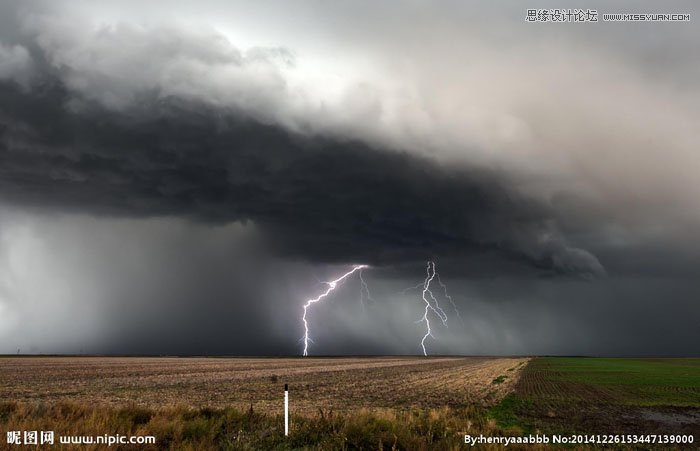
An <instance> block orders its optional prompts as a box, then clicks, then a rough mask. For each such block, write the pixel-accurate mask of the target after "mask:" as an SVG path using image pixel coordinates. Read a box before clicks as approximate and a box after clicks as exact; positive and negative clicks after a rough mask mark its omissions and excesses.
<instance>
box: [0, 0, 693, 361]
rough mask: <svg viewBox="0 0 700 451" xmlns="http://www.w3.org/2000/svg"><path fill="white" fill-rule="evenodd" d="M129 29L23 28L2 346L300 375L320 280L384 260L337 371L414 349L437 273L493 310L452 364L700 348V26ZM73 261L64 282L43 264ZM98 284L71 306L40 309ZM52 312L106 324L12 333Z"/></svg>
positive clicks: (71, 22)
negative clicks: (64, 289)
mask: <svg viewBox="0 0 700 451" xmlns="http://www.w3.org/2000/svg"><path fill="white" fill-rule="evenodd" d="M124 5H125V6H124ZM124 5H122V6H120V7H117V5H116V4H108V3H105V4H103V5H102V6H96V5H94V4H92V3H89V2H88V3H80V2H78V3H70V4H69V3H62V2H9V3H7V4H5V5H3V6H2V8H1V10H0V12H2V19H1V21H0V25H2V31H0V201H1V202H2V204H3V205H4V206H3V207H2V212H3V213H4V215H3V218H2V219H0V231H2V229H4V230H5V231H4V232H3V234H2V237H3V240H4V241H2V243H3V246H2V247H0V255H4V256H5V258H4V259H3V260H0V261H2V262H4V263H3V266H4V267H5V273H6V274H7V275H6V276H5V278H4V279H0V280H2V281H3V282H2V283H1V284H0V307H2V309H3V310H0V311H1V312H5V313H4V314H5V318H6V320H5V326H4V329H3V328H0V334H1V333H3V330H4V331H5V332H4V333H5V335H6V336H10V335H12V334H15V335H16V337H24V338H16V340H14V341H16V342H18V343H43V344H44V345H43V346H45V344H46V343H47V342H54V343H59V345H57V347H55V348H53V349H55V350H57V351H60V352H71V351H73V352H75V351H76V347H80V348H81V349H82V348H83V347H84V345H80V346H78V345H77V344H76V343H82V342H81V340H84V338H85V337H93V338H95V340H91V342H92V343H93V345H94V346H92V347H90V348H89V352H100V351H105V350H106V351H108V352H147V353H164V352H165V353H167V352H174V353H241V354H251V353H271V354H286V353H294V349H295V339H296V338H298V324H296V323H294V321H291V322H290V321H288V320H289V318H296V316H297V314H298V307H299V305H300V302H301V301H302V300H303V299H304V298H305V296H306V297H308V293H309V290H311V291H313V290H314V284H315V281H314V277H313V276H312V274H317V277H319V278H320V279H323V278H325V277H326V276H329V277H330V276H332V275H333V274H335V271H337V270H338V269H339V268H341V267H344V265H349V264H356V263H365V264H370V265H372V271H371V274H370V275H368V277H369V279H370V280H372V282H373V286H374V287H375V289H376V290H377V295H376V296H375V298H376V300H377V302H376V303H375V304H374V305H373V306H371V308H373V309H374V310H373V314H372V315H371V316H370V317H368V316H362V314H361V312H359V311H357V303H356V302H354V301H348V300H347V299H354V298H355V297H356V293H355V292H354V291H352V290H351V289H350V288H348V289H344V291H343V292H342V293H338V298H339V301H338V303H339V304H340V305H341V306H338V304H336V307H335V308H334V309H330V310H324V309H323V308H321V310H320V313H319V315H320V317H321V318H325V321H323V324H324V326H319V327H320V328H321V329H320V331H319V334H321V335H322V336H325V337H326V338H327V342H328V343H329V345H328V347H326V348H323V352H330V353H350V354H352V353H356V354H361V353H375V352H380V353H390V352H398V353H413V352H415V339H414V338H415V337H414V335H415V334H416V331H415V330H414V329H413V328H412V327H414V326H415V324H414V323H413V321H415V319H416V317H415V315H416V312H417V311H418V310H416V309H415V308H416V307H420V305H416V304H415V299H414V298H410V296H409V299H411V301H407V300H406V299H407V298H405V297H403V296H397V295H396V293H397V292H400V291H401V289H402V288H405V286H411V285H414V284H415V283H416V281H420V280H421V279H422V277H423V268H424V263H425V261H426V260H427V259H433V260H435V261H437V262H438V263H439V267H440V268H441V271H443V272H442V274H444V275H445V277H446V279H447V280H451V281H452V282H453V283H452V284H451V285H450V286H451V289H452V290H453V293H457V294H456V296H455V297H456V298H457V299H458V300H459V299H461V300H460V301H459V302H460V305H461V306H462V308H463V310H467V311H469V312H470V313H471V314H472V315H469V314H467V315H465V316H466V317H467V320H466V324H464V327H463V328H462V329H459V330H458V331H457V332H454V333H453V332H450V334H452V335H450V334H448V333H445V334H444V336H442V337H441V340H440V343H441V344H439V343H435V344H434V346H435V347H436V348H435V350H436V352H443V353H454V352H457V353H477V354H479V353H644V352H647V351H648V352H651V353H661V354H663V353H667V354H683V353H694V352H697V351H698V350H697V349H696V347H694V346H693V345H691V344H689V343H697V342H698V341H699V340H695V339H694V338H698V337H697V331H695V332H693V329H692V327H685V325H686V323H687V322H688V321H689V318H692V317H693V316H694V313H693V312H695V310H696V308H697V307H696V306H695V305H694V303H695V301H694V299H696V295H697V294H698V293H700V287H698V286H697V283H694V282H693V278H694V275H695V273H696V271H695V269H694V268H696V267H697V266H696V265H697V263H698V262H700V258H699V256H700V246H698V242H697V231H698V227H700V216H699V215H698V214H697V212H698V211H700V208H698V207H700V205H699V204H698V199H699V198H700V197H698V196H697V194H698V193H700V185H699V184H698V179H697V177H696V172H697V171H696V168H697V167H698V164H700V160H699V159H698V154H697V151H696V150H697V146H698V144H699V142H698V138H697V134H696V133H695V129H694V124H695V123H697V121H698V120H700V111H699V110H698V108H697V105H698V104H700V103H698V102H695V100H698V99H700V96H699V95H698V94H699V93H700V91H699V90H698V85H697V81H696V79H693V78H692V77H688V76H687V74H688V73H692V72H694V71H698V68H699V67H700V64H699V63H698V62H697V61H696V60H693V59H692V58H691V57H690V55H688V53H687V52H686V53H684V49H685V50H687V49H688V48H689V47H688V46H686V45H685V43H687V42H690V41H692V40H693V39H695V38H697V34H698V33H697V30H696V29H694V30H693V29H690V30H689V28H688V27H687V24H682V23H679V24H645V25H648V26H649V27H654V29H656V30H661V29H662V28H663V30H667V31H668V30H671V34H670V35H669V36H671V37H668V38H665V39H668V40H667V41H664V42H665V43H666V44H668V45H667V46H664V45H661V44H660V45H658V46H657V47H653V48H647V47H645V48H641V46H640V47H634V46H632V47H630V44H629V43H628V39H629V37H630V36H644V35H645V33H646V32H645V31H644V30H641V29H639V28H638V27H628V26H627V25H625V24H620V25H619V28H613V24H589V25H583V26H578V27H577V26H573V27H567V28H551V29H548V28H546V27H539V28H533V27H532V26H531V25H532V24H526V23H525V22H524V19H523V17H524V10H522V11H521V9H520V7H519V6H515V5H508V6H502V7H499V8H495V9H494V8H492V7H485V6H482V7H479V8H474V9H469V8H466V7H465V6H463V5H456V4H455V5H452V4H450V5H449V7H447V8H446V11H437V10H436V9H435V8H427V7H426V6H425V5H422V4H420V3H415V4H413V3H411V4H410V5H409V6H407V7H405V8H402V11H398V10H397V8H396V5H392V4H390V3H388V4H386V5H384V4H382V5H370V4H365V3H362V2H360V3H358V4H357V5H356V6H355V7H353V8H351V9H348V8H347V7H341V6H340V5H338V6H334V7H330V6H328V5H322V6H318V8H313V9H307V8H308V7H307V6H303V7H300V9H299V10H297V11H296V12H294V14H293V17H295V18H296V19H297V20H296V21H295V20H291V19H289V18H287V17H286V16H285V15H282V14H281V13H280V12H279V10H278V9H277V8H275V7H273V6H274V5H276V3H275V2H271V3H269V4H268V6H267V7H262V6H260V7H252V6H251V5H250V4H246V3H245V2H243V3H240V4H228V3H226V4H225V3H219V2H212V3H211V4H210V5H208V6H209V7H208V8H204V10H199V9H197V8H195V7H194V6H193V5H187V4H186V5H183V6H182V7H181V9H179V10H178V9H176V10H175V11H173V12H172V14H171V15H166V16H163V15H161V14H160V13H159V12H160V11H161V9H158V8H156V7H154V6H153V5H151V6H144V7H143V8H138V9H135V7H134V6H133V5H132V6H131V7H129V4H128V2H127V3H126V4H124ZM278 6H279V5H278ZM678 6H679V7H680V8H685V9H686V10H687V11H692V8H691V7H689V6H688V5H685V4H679V5H678ZM370 10H371V11H373V13H374V15H370V16H371V17H374V18H368V19H367V20H366V21H363V22H362V23H363V27H364V29H363V30H362V31H359V30H358V29H357V24H358V23H361V22H360V16H363V12H364V13H367V12H368V11H370ZM601 11H602V6H601ZM479 15H481V16H483V17H490V18H491V19H492V20H493V24H492V26H490V27H486V26H484V24H483V23H482V22H483V21H482V20H477V17H478V16H479ZM363 17H364V16H363ZM381 17H383V18H384V19H388V18H391V17H394V18H399V17H400V19H401V20H380V19H379V18H381ZM460 20H461V21H463V22H459V21H460ZM251 24H256V25H257V26H256V27H251ZM309 24H314V25H315V26H314V27H309V26H308V25H309ZM465 24H469V25H470V26H466V25H465ZM305 25H306V26H305ZM569 25H573V24H569ZM577 25H578V24H577ZM555 26H556V25H555ZM594 26H595V27H598V26H600V27H604V28H602V29H601V30H599V31H600V32H594V31H595V30H593V28H591V27H594ZM615 26H618V25H615ZM583 27H588V28H585V29H584V28H583ZM623 28H624V31H622V29H623ZM496 30H500V31H501V33H500V34H499V33H496ZM506 30H511V31H510V32H506ZM508 33H515V35H517V36H520V37H519V38H517V39H516V37H515V35H509V34H508ZM551 33H556V34H557V35H559V36H560V38H561V39H560V40H558V41H556V42H554V40H552V39H551ZM601 36H604V37H605V38H606V39H607V40H605V41H604V42H603V40H602V38H601ZM477 38H478V39H477ZM671 42H673V43H674V44H673V45H674V49H675V51H673V52H671V51H670V50H669V47H668V46H670V45H671ZM548 55H549V56H548ZM552 55H556V57H554V56H552ZM582 58H583V59H582ZM658 58H663V59H664V62H665V65H666V68H667V70H666V71H660V70H659V68H658V65H656V64H655V63H653V61H656V60H657V59H658ZM81 236H85V237H86V238H85V239H86V240H88V242H89V243H90V244H89V246H87V242H85V243H82V242H81ZM32 243H35V244H36V245H34V244H32ZM37 243H38V244H37ZM85 246H87V247H88V248H89V249H83V247H85ZM123 248H126V249H132V250H133V251H132V252H126V253H125V252H123V251H122V249H123ZM90 249H92V250H90ZM95 249H99V251H96V250H95ZM18 253H19V254H18ZM66 253H67V254H68V255H70V256H72V257H71V258H73V260H71V261H72V263H71V264H69V265H67V267H66V268H64V270H65V271H67V272H68V274H65V275H63V276H62V277H58V276H57V275H56V274H57V272H56V271H57V270H54V271H53V272H52V271H51V270H50V268H51V266H50V265H49V266H44V265H45V262H46V261H53V260H54V259H59V260H60V256H65V255H66ZM20 254H21V255H24V254H27V255H30V256H32V259H33V260H32V261H35V262H39V263H40V264H38V266H40V267H43V268H45V270H44V271H43V272H42V274H43V276H42V277H43V278H42V277H39V276H37V275H31V276H30V275H29V274H30V273H31V271H30V270H29V269H28V267H27V266H22V265H20V266H19V267H17V258H18V257H16V256H17V255H20ZM12 255H15V257H12V258H10V256H12ZM23 258H25V257H21V258H20V261H26V260H22V259H23ZM27 258H28V257H27ZM103 259H106V260H109V261H110V263H108V264H107V263H100V264H96V263H94V262H98V261H101V260H103ZM69 260H70V259H69ZM41 262H44V263H41ZM91 262H93V263H91ZM138 262H141V264H138ZM144 262H148V263H144ZM134 265H135V266H136V267H138V268H140V271H134V270H132V266H134ZM18 268H19V269H18ZM70 268H72V269H70ZM82 271H86V272H87V273H89V274H83V273H81V272H82ZM13 274H14V275H13ZM321 275H322V276H323V277H322V276H321ZM37 277H39V278H38V279H37ZM84 278H85V279H89V280H91V283H89V284H86V286H91V284H93V285H94V286H93V288H90V289H88V288H87V287H86V288H85V290H84V291H81V290H77V291H78V292H79V294H78V295H76V296H75V298H73V299H71V297H70V296H69V295H61V294H60V293H53V294H52V293H51V292H50V290H49V292H43V291H41V292H38V291H35V290H34V289H31V290H30V289H28V288H26V286H27V285H28V284H31V285H34V286H36V285H39V286H41V285H44V284H50V283H56V284H59V285H61V284H69V285H70V283H75V284H80V282H79V281H80V280H81V279H84ZM59 280H63V282H58V281H59ZM50 281H53V282H50ZM66 281H72V282H70V283H69V282H66ZM98 281H99V282H98ZM641 287H644V288H641ZM672 287H673V291H674V294H672V295H671V294H669V291H670V290H671V288H672ZM27 290H28V291H27ZM454 290H456V291H454ZM38 298H41V301H40V302H39V301H37V302H39V303H38V304H36V305H43V304H42V303H44V302H48V301H47V299H50V298H55V299H54V301H52V302H55V303H56V304H55V305H57V306H58V305H62V306H64V308H65V309H69V310H71V311H76V310H83V311H85V312H92V313H85V316H86V317H89V318H92V321H88V320H86V322H85V325H84V326H81V327H78V328H77V329H78V330H79V331H82V332H80V333H78V332H76V333H78V335H80V334H82V335H80V337H82V338H80V337H78V338H75V337H73V335H74V334H73V332H71V333H68V332H65V330H66V327H65V324H66V322H68V319H67V318H68V316H66V317H65V318H64V319H62V320H61V321H58V320H57V321H58V323H60V324H56V325H55V329H56V332H55V335H51V333H52V332H51V333H50V332H49V331H51V330H53V326H51V325H50V324H48V323H47V324H46V325H45V326H43V329H42V330H43V332H42V333H39V334H38V335H36V334H34V335H33V333H32V332H31V331H24V332H22V333H19V332H17V331H18V330H19V328H20V326H19V324H21V323H22V321H24V320H22V321H20V319H18V318H24V319H25V320H26V318H29V317H31V315H32V312H33V311H36V309H37V308H38V307H36V305H35V307H32V306H31V305H32V303H31V302H32V301H21V299H38ZM341 299H342V300H344V302H342V301H341ZM382 299H383V300H382ZM563 299H566V301H564V300H563ZM662 299H668V300H666V301H663V300H662ZM664 302H666V303H665V304H664ZM52 305H53V304H52ZM664 305H665V307H664ZM59 310H60V309H59ZM661 311H663V312H664V314H663V315H662V317H661V318H659V317H658V314H659V312H661ZM653 312H656V316H655V315H654V314H653ZM161 316H162V320H161V319H158V318H160V317H161ZM7 318H9V319H7ZM11 318H15V319H14V320H11ZM100 318H116V319H117V321H116V323H115V322H110V321H106V322H105V321H103V320H102V319H100ZM629 318H633V319H636V320H637V322H635V321H634V320H628V319H629ZM655 318H656V320H657V323H656V324H657V327H658V328H659V334H660V335H662V336H663V337H657V338H658V340H659V344H658V345H654V346H655V347H650V343H652V342H651V341H650V340H652V338H654V337H648V336H645V335H644V332H643V330H644V324H648V323H649V322H652V321H654V319H655ZM673 318H676V320H674V319H673ZM623 319H624V321H623ZM11 321H12V323H11ZM621 321H622V322H624V323H625V325H624V326H623V325H621ZM674 321H678V322H680V323H681V327H680V328H677V327H676V326H675V325H674V324H675V323H674ZM10 323H11V324H13V325H12V326H10V325H9V324H10ZM535 323H537V324H540V326H538V327H542V328H543V329H542V331H540V332H533V331H532V330H531V329H529V328H528V326H527V325H528V324H530V325H532V324H535ZM96 324H98V325H99V326H97V325H96ZM252 324H258V325H259V324H265V326H264V327H262V328H260V327H259V326H255V327H252V326H251V325H252ZM632 324H634V325H632ZM0 325H2V323H0ZM545 325H546V326H545ZM323 327H328V328H329V329H328V330H325V332H324V329H323ZM37 330H39V329H37ZM183 331H186V332H187V333H184V332H183ZM253 331H254V332H256V334H257V336H258V338H257V340H258V341H257V343H258V344H257V345H254V346H253V345H250V347H245V346H240V345H239V344H238V343H240V340H241V337H248V336H249V335H250V333H252V332H253ZM670 331H673V333H671V332H670ZM334 333H335V335H336V337H335V338H332V339H329V338H328V337H330V336H332V335H333V334H334ZM47 334H48V335H47ZM62 334H63V335H62ZM61 336H63V337H64V338H65V339H63V340H61V339H57V338H56V337H61ZM186 336H191V337H193V338H192V340H189V339H184V338H183V337H186ZM290 337H291V341H290ZM620 337H624V338H620ZM616 339H617V340H619V342H620V343H622V344H621V345H619V346H617V347H609V348H607V349H606V346H607V344H606V343H607V342H608V341H609V340H616ZM60 343H62V344H60ZM11 346H14V345H11ZM32 346H33V345H32ZM8 349H9V348H8ZM9 350H10V351H11V350H12V349H9ZM5 351H6V352H7V351H8V350H7V349H6V350H5Z"/></svg>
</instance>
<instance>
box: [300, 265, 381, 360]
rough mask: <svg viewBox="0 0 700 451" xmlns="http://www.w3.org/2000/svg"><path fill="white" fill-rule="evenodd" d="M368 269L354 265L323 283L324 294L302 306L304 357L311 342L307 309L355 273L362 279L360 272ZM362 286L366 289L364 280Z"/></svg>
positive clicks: (307, 353) (364, 266) (365, 266)
mask: <svg viewBox="0 0 700 451" xmlns="http://www.w3.org/2000/svg"><path fill="white" fill-rule="evenodd" d="M368 267H369V266H367V265H356V266H353V268H352V269H351V270H350V271H348V272H346V273H345V274H343V275H342V276H340V277H338V278H337V279H335V280H331V281H330V282H324V283H325V284H327V285H328V289H327V290H326V291H325V292H323V293H322V294H321V295H320V296H318V297H317V298H314V299H309V300H308V301H306V303H305V304H304V314H303V315H302V317H301V320H302V321H303V322H304V356H307V355H309V352H308V350H309V341H310V340H311V339H310V338H309V323H308V322H307V321H306V313H307V312H308V310H309V307H311V306H312V305H313V304H315V303H317V302H319V301H321V300H322V299H323V298H325V297H326V296H328V295H329V294H331V292H332V291H333V290H335V288H336V287H337V286H338V284H339V283H340V282H342V281H343V280H345V279H347V278H348V277H350V276H351V275H352V274H354V273H355V272H357V271H360V278H361V277H362V276H361V274H362V270H363V269H365V268H368ZM362 284H363V286H364V287H367V285H366V284H365V283H364V280H362ZM367 293H368V294H369V290H367Z"/></svg>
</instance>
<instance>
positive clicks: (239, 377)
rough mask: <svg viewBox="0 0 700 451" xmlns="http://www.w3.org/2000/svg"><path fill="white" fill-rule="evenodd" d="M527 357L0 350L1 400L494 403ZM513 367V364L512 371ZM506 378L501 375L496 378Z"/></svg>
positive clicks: (300, 410)
mask: <svg viewBox="0 0 700 451" xmlns="http://www.w3.org/2000/svg"><path fill="white" fill-rule="evenodd" d="M526 362H527V359H525V358H481V357H470V358H413V357H376V358H366V357H365V358H138V357H137V358H134V357H126V358H119V357H20V358H2V359H0V399H3V400H6V401H19V402H37V401H40V402H51V403H55V402H60V401H69V402H77V403H88V404H99V405H111V406H120V405H125V404H136V405H140V406H143V407H148V408H160V407H167V406H175V405H180V406H187V407H195V408H200V407H214V408H217V407H236V408H244V409H248V408H250V406H251V405H252V406H253V408H254V409H255V410H259V411H262V412H269V413H277V412H279V411H280V408H281V400H282V394H283V386H284V384H285V383H287V384H289V386H290V399H291V402H290V409H291V410H292V411H293V412H294V413H296V414H299V415H303V414H304V413H310V414H316V413H317V412H318V410H319V409H323V410H335V411H350V410H356V409H362V408H377V407H379V408H383V407H387V408H416V407H417V408H431V407H443V406H452V407H459V406H464V405H465V404H472V403H476V404H482V405H492V404H494V403H496V402H497V401H498V400H499V399H500V398H502V396H503V395H504V394H505V393H506V392H507V391H508V390H509V389H510V388H511V387H512V385H513V384H514V383H515V382H516V381H517V377H518V374H519V369H520V368H522V367H523V366H524V364H525V363H526ZM509 370H510V371H509ZM499 377H502V379H503V381H502V382H500V383H493V380H494V379H496V378H499Z"/></svg>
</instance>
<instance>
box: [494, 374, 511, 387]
mask: <svg viewBox="0 0 700 451" xmlns="http://www.w3.org/2000/svg"><path fill="white" fill-rule="evenodd" d="M507 378H508V376H504V375H500V376H498V377H497V378H495V379H494V380H492V381H491V383H492V384H494V385H497V384H502V383H504V382H505V381H506V379H507Z"/></svg>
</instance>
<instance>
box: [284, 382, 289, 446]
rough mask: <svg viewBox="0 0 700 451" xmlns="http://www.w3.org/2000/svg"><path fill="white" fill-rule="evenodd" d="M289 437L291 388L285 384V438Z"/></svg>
mask: <svg viewBox="0 0 700 451" xmlns="http://www.w3.org/2000/svg"><path fill="white" fill-rule="evenodd" d="M288 435H289V386H288V385H287V384H284V436H285V437H286V436H288Z"/></svg>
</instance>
